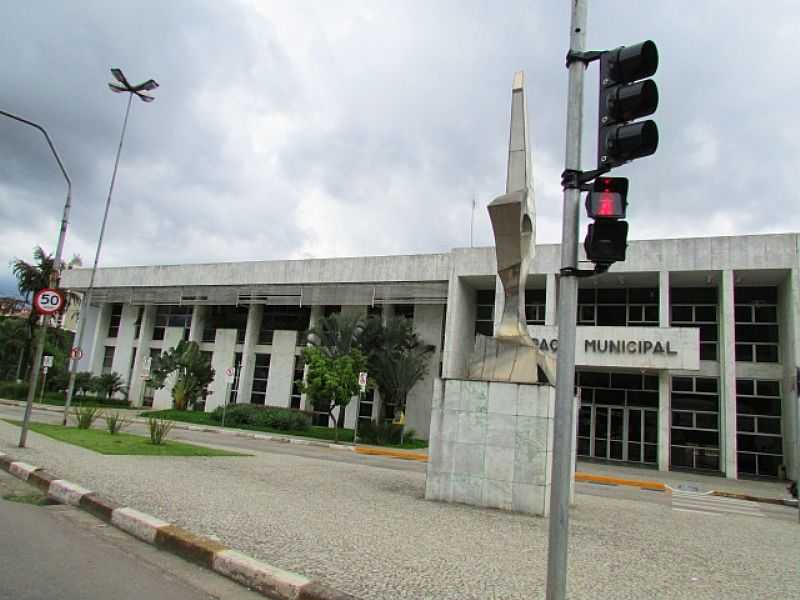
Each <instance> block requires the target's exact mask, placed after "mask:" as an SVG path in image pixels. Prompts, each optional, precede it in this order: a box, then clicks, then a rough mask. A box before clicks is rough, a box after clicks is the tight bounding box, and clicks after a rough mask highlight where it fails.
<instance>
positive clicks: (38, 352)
mask: <svg viewBox="0 0 800 600" xmlns="http://www.w3.org/2000/svg"><path fill="white" fill-rule="evenodd" d="M0 115H3V116H5V117H8V118H10V119H14V120H15V121H19V122H20V123H24V124H25V125H30V126H31V127H35V128H36V129H38V130H39V131H41V132H42V134H43V135H44V139H46V140H47V145H48V146H50V151H51V152H52V153H53V156H54V157H55V159H56V162H57V163H58V168H59V169H61V173H62V174H63V175H64V179H66V181H67V201H66V202H65V203H64V214H63V216H62V217H61V229H60V231H59V232H58V242H57V243H56V254H55V257H54V259H53V272H52V273H51V274H50V287H58V280H59V277H60V273H61V255H62V253H63V251H64V238H66V236H67V224H68V223H69V210H70V208H71V205H72V203H71V200H72V181H70V178H69V175H67V170H66V169H65V168H64V163H62V162H61V158H60V157H59V156H58V152H56V148H55V146H53V142H52V141H51V140H50V136H49V135H47V131H45V129H44V127H42V126H41V125H38V124H36V123H34V122H33V121H28V120H27V119H23V118H22V117H19V116H17V115H14V114H11V113H9V112H6V111H4V110H0ZM49 321H50V317H49V316H46V315H45V316H43V317H42V326H41V327H40V328H39V330H38V331H37V332H36V346H35V350H34V353H33V364H32V365H31V378H30V383H29V384H28V398H27V402H26V404H25V416H24V417H23V419H22V430H21V432H20V436H19V447H20V448H24V447H25V441H26V439H27V437H28V423H29V422H30V419H31V410H32V409H33V398H34V396H35V394H36V385H37V383H38V381H39V363H40V362H41V361H42V354H43V353H44V340H45V337H46V336H47V325H48V323H49Z"/></svg>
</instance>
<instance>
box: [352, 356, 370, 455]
mask: <svg viewBox="0 0 800 600" xmlns="http://www.w3.org/2000/svg"><path fill="white" fill-rule="evenodd" d="M358 387H360V388H361V391H360V392H359V393H358V398H356V424H355V426H354V427H353V443H354V444H355V443H356V442H357V441H358V421H359V420H360V419H361V398H362V397H363V396H364V393H365V392H366V391H367V372H366V371H361V372H360V373H359V374H358Z"/></svg>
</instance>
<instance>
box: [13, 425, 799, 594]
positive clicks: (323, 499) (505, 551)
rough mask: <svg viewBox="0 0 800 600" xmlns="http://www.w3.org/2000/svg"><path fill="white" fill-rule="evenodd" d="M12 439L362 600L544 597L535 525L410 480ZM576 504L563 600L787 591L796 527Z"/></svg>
mask: <svg viewBox="0 0 800 600" xmlns="http://www.w3.org/2000/svg"><path fill="white" fill-rule="evenodd" d="M18 433H19V429H18V428H16V427H14V426H12V425H9V424H7V423H5V422H0V451H2V452H7V453H9V454H12V455H14V456H15V457H17V458H19V459H21V460H26V461H28V462H31V463H34V464H37V465H40V466H43V467H45V468H47V469H50V470H51V471H52V472H54V473H56V474H58V475H60V476H63V477H64V478H67V479H70V480H72V481H75V482H78V483H80V484H82V485H85V486H87V487H89V488H92V489H96V490H98V491H100V492H102V493H104V494H106V495H108V496H110V497H112V498H114V499H116V500H118V501H120V502H123V503H126V504H129V505H131V506H135V507H137V508H138V509H140V510H143V511H146V512H148V513H151V514H154V515H157V516H159V517H162V518H164V519H167V520H169V521H172V522H175V523H176V524H178V525H181V526H184V527H186V528H188V529H190V530H192V531H195V532H196V533H199V534H204V535H207V536H215V537H217V538H219V539H220V540H222V541H223V542H224V543H226V544H228V545H230V546H233V547H235V548H237V549H240V550H242V551H244V552H246V553H249V554H251V555H253V556H255V557H257V558H260V559H263V560H265V561H266V562H268V563H271V564H273V565H276V566H279V567H282V568H285V569H288V570H291V571H295V572H299V573H302V574H304V575H307V576H309V577H313V578H317V579H320V580H321V581H323V582H325V583H327V584H329V585H331V586H333V587H335V588H338V589H341V590H342V591H346V592H349V593H352V594H354V595H356V596H359V597H361V598H363V599H365V600H366V599H372V598H375V599H387V600H388V599H401V598H402V599H405V598H408V599H410V598H415V599H416V598H431V599H433V598H436V599H478V598H481V599H492V598H498V599H499V598H504V599H507V598H520V599H522V598H526V599H529V598H543V597H544V585H545V565H546V539H547V521H546V520H544V519H541V518H537V517H529V516H523V515H519V514H510V513H504V512H500V511H495V510H486V509H477V508H473V507H467V506H461V505H449V504H442V503H434V502H428V501H425V500H424V499H423V493H424V485H425V476H424V474H423V473H419V472H415V471H404V470H394V469H392V470H390V469H384V468H378V467H374V466H367V465H366V464H353V463H348V462H337V461H330V460H319V459H315V458H309V457H305V456H293V455H290V454H283V453H281V454H279V453H271V452H269V451H265V452H260V451H255V452H253V456H250V457H243V458H154V457H142V456H103V455H99V454H95V453H93V452H91V451H88V450H84V449H81V448H78V447H74V446H70V445H66V444H61V443H59V442H56V441H54V440H51V439H49V438H45V437H42V436H40V435H37V434H31V436H30V438H29V446H30V448H29V449H24V450H22V449H19V448H17V447H16V443H15V442H16V440H17V438H18ZM265 449H266V450H268V448H265ZM248 451H251V450H248ZM640 493H641V494H652V492H640ZM576 498H577V502H578V503H577V505H576V507H575V508H574V510H573V512H572V519H571V537H570V542H571V543H570V572H569V591H570V597H571V598H615V599H616V598H620V599H622V598H687V599H689V598H692V599H697V598H720V597H725V598H729V599H733V598H741V599H748V600H750V599H752V598H792V597H800V573H799V572H798V568H797V564H798V556H800V525H798V524H797V523H796V519H795V521H791V520H785V519H783V520H782V519H770V518H758V517H759V515H758V514H753V513H749V512H747V511H739V512H726V513H724V514H723V513H720V514H712V513H709V512H701V511H697V512H695V511H692V510H681V511H678V510H674V508H673V506H672V502H671V498H670V496H669V495H668V494H661V495H659V500H658V501H656V502H653V501H652V497H648V498H647V500H648V501H639V500H636V499H623V498H608V497H602V496H593V495H586V494H578V495H577V496H576Z"/></svg>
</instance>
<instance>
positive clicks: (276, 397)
mask: <svg viewBox="0 0 800 600" xmlns="http://www.w3.org/2000/svg"><path fill="white" fill-rule="evenodd" d="M296 348H297V332H296V331H281V330H276V331H275V335H274V337H273V339H272V353H271V355H270V359H269V379H268V380H267V404H269V405H270V406H289V397H290V396H291V394H292V383H293V380H292V375H293V373H294V357H295V349H296Z"/></svg>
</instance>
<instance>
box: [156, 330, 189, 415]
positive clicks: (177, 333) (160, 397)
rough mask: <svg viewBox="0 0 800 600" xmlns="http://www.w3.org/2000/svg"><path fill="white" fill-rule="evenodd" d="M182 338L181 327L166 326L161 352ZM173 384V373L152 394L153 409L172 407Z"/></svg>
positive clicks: (169, 348) (170, 347)
mask: <svg viewBox="0 0 800 600" xmlns="http://www.w3.org/2000/svg"><path fill="white" fill-rule="evenodd" d="M182 339H183V327H167V329H166V331H165V332H164V342H163V344H162V345H161V352H162V353H164V352H168V351H169V350H171V349H172V348H174V347H175V346H177V345H178V344H179V343H180V341H181V340H182ZM174 386H175V374H174V373H173V374H172V375H170V376H169V377H168V378H167V381H166V383H165V384H164V387H162V388H161V389H160V390H156V392H155V394H153V410H166V409H168V408H172V388H173V387H174Z"/></svg>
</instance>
